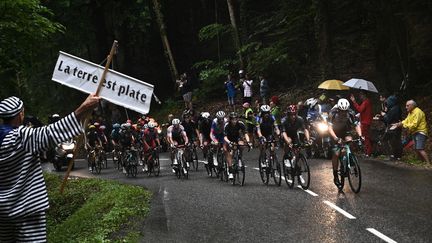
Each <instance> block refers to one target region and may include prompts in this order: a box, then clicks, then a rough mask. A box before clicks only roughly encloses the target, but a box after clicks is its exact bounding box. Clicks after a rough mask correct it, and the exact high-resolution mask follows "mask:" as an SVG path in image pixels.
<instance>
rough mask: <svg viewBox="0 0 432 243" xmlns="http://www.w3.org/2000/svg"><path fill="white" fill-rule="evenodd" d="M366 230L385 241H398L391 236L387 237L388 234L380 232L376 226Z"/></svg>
mask: <svg viewBox="0 0 432 243" xmlns="http://www.w3.org/2000/svg"><path fill="white" fill-rule="evenodd" d="M366 230H367V231H369V232H371V233H372V234H374V235H376V236H378V237H379V238H381V239H382V240H383V241H385V242H389V243H396V241H394V240H392V239H390V238H389V237H387V236H386V235H384V234H383V233H381V232H379V231H378V230H376V229H374V228H367V229H366Z"/></svg>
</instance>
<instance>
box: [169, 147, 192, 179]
mask: <svg viewBox="0 0 432 243" xmlns="http://www.w3.org/2000/svg"><path fill="white" fill-rule="evenodd" d="M185 150H186V146H185V145H177V146H176V147H175V151H174V156H175V158H174V160H175V161H177V163H174V164H173V169H174V171H175V175H176V176H177V178H178V179H180V178H181V177H182V176H183V178H185V179H189V165H188V162H187V160H186V156H185Z"/></svg>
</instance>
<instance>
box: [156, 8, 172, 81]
mask: <svg viewBox="0 0 432 243" xmlns="http://www.w3.org/2000/svg"><path fill="white" fill-rule="evenodd" d="M153 7H154V11H155V13H156V20H157V22H158V25H159V31H160V35H161V39H162V44H163V47H164V50H165V56H166V59H167V62H168V66H169V68H170V72H171V77H172V79H173V81H174V82H176V80H177V78H178V72H177V68H176V64H175V62H174V57H173V55H172V52H171V47H170V44H169V41H168V37H167V33H166V27H165V24H164V21H163V15H162V12H161V6H160V3H159V0H153Z"/></svg>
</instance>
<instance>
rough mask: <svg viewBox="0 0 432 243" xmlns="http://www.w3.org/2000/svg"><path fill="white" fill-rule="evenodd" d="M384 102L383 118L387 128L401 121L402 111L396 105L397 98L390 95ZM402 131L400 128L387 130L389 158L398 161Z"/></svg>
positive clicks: (400, 152) (400, 155)
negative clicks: (389, 149) (389, 148)
mask: <svg viewBox="0 0 432 243" xmlns="http://www.w3.org/2000/svg"><path fill="white" fill-rule="evenodd" d="M386 100H387V102H386V106H387V107H386V113H385V114H384V116H383V121H384V124H385V125H386V126H387V127H389V126H390V125H391V124H394V123H398V122H400V121H401V120H402V109H401V108H400V106H399V104H398V100H397V97H396V96H395V95H392V96H390V97H388V98H387V99H386ZM401 135H402V129H401V128H400V127H398V128H396V129H394V130H388V137H387V138H385V139H388V140H389V143H390V147H391V153H392V154H391V155H390V158H392V159H396V160H400V158H401V157H402V143H401Z"/></svg>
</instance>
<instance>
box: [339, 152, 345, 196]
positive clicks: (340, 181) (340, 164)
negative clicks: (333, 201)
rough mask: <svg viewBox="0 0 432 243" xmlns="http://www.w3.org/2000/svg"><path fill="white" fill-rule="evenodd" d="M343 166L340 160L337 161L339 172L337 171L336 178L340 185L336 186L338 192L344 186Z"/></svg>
mask: <svg viewBox="0 0 432 243" xmlns="http://www.w3.org/2000/svg"><path fill="white" fill-rule="evenodd" d="M344 167H345V164H344V162H343V160H342V158H340V159H339V171H338V178H339V183H340V185H339V186H338V188H339V191H342V190H343V188H344V186H345V169H344Z"/></svg>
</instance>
